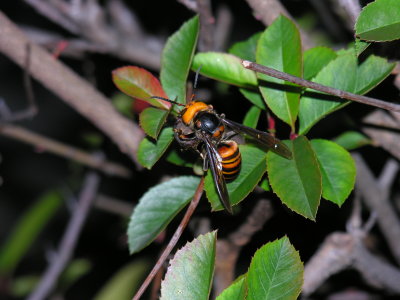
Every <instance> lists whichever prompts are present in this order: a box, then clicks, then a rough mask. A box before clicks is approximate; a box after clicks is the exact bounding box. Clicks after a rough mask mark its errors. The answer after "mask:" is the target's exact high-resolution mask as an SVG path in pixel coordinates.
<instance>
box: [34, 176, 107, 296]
mask: <svg viewBox="0 0 400 300" xmlns="http://www.w3.org/2000/svg"><path fill="white" fill-rule="evenodd" d="M99 183H100V177H99V176H98V175H97V174H96V173H94V172H90V173H88V175H87V176H86V178H85V181H84V183H83V188H82V191H81V193H80V195H79V202H78V204H77V206H76V208H75V210H74V213H73V215H72V217H71V219H70V221H69V223H68V225H67V227H66V229H65V233H64V236H63V238H62V240H61V242H60V246H59V250H58V253H57V254H56V255H55V257H54V259H53V261H51V262H50V264H49V266H48V268H47V270H46V272H45V273H44V275H43V277H42V278H41V280H40V282H39V284H38V285H37V287H36V289H35V290H34V292H33V293H32V294H31V295H30V296H29V297H28V300H43V299H45V298H46V297H47V296H48V295H49V294H50V292H51V291H52V289H53V287H54V285H55V284H56V282H57V280H58V278H59V276H60V274H61V272H62V271H63V270H64V268H65V266H66V265H67V263H68V261H69V260H70V259H71V257H72V254H73V252H74V249H75V246H76V243H77V241H78V237H79V234H80V232H81V230H82V227H83V224H84V222H85V220H86V217H87V215H88V213H89V210H90V207H91V205H92V202H93V200H94V199H95V196H96V193H97V189H98V186H99Z"/></svg>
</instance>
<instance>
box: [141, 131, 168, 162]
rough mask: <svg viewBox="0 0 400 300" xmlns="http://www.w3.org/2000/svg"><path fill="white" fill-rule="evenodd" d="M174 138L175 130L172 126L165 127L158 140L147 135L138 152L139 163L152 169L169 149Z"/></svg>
mask: <svg viewBox="0 0 400 300" xmlns="http://www.w3.org/2000/svg"><path fill="white" fill-rule="evenodd" d="M173 139H174V132H173V130H172V128H171V127H165V128H163V129H162V131H161V133H160V136H159V137H158V140H157V141H155V140H154V139H152V138H150V137H145V138H144V139H143V140H142V141H141V142H140V144H139V149H138V152H137V157H138V161H139V163H140V164H141V165H142V166H143V167H145V168H147V169H151V168H152V167H153V166H154V164H155V163H156V162H157V161H158V160H159V159H160V158H161V156H162V155H163V154H164V152H165V151H166V150H167V149H168V147H169V145H170V144H171V143H172V140H173Z"/></svg>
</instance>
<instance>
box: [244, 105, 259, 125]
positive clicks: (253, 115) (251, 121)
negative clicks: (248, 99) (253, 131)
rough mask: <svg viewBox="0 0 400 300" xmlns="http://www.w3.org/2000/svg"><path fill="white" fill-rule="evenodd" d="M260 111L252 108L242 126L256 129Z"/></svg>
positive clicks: (254, 107) (255, 107)
mask: <svg viewBox="0 0 400 300" xmlns="http://www.w3.org/2000/svg"><path fill="white" fill-rule="evenodd" d="M260 114H261V109H259V108H258V107H257V106H252V107H250V109H249V110H248V112H247V113H246V115H245V116H244V119H243V125H246V126H248V127H251V128H256V127H257V124H258V120H259V119H260Z"/></svg>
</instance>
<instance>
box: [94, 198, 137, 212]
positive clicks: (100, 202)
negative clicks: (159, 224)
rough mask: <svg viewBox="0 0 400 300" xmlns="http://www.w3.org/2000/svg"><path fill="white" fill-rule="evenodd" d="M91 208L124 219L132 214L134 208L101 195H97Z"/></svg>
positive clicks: (126, 203)
mask: <svg viewBox="0 0 400 300" xmlns="http://www.w3.org/2000/svg"><path fill="white" fill-rule="evenodd" d="M93 206H94V207H95V208H97V209H101V210H104V211H106V212H109V213H113V214H116V215H120V216H122V217H126V218H128V217H129V216H130V215H131V214H132V211H133V208H134V206H133V205H132V204H130V203H128V202H125V201H122V200H119V199H116V198H113V197H110V196H107V195H103V194H98V195H97V197H96V200H95V201H94V204H93Z"/></svg>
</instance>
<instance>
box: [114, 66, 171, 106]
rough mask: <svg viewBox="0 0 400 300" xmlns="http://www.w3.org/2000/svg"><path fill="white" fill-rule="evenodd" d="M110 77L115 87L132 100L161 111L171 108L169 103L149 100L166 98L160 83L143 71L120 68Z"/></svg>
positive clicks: (133, 67)
mask: <svg viewBox="0 0 400 300" xmlns="http://www.w3.org/2000/svg"><path fill="white" fill-rule="evenodd" d="M112 77H113V81H114V83H115V85H116V86H117V87H118V88H119V89H120V90H121V91H122V92H124V93H125V94H127V95H129V96H131V97H133V98H136V99H140V100H143V101H146V102H148V103H150V104H151V105H153V106H155V107H158V108H162V109H169V107H170V106H171V103H169V102H165V101H162V100H159V99H153V98H150V97H152V96H158V97H164V98H168V96H167V94H166V93H165V92H164V90H163V88H162V87H161V84H160V81H159V80H158V79H157V78H156V77H154V76H153V74H151V73H150V72H149V71H147V70H145V69H142V68H139V67H135V66H127V67H122V68H118V69H116V70H114V71H113V72H112Z"/></svg>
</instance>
